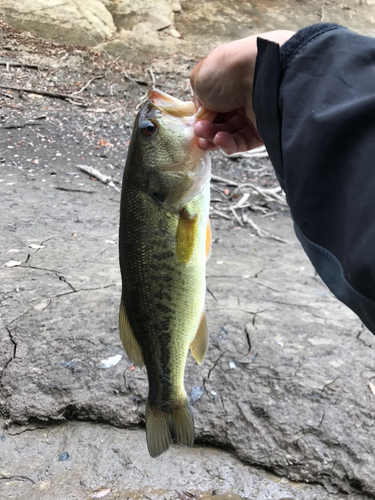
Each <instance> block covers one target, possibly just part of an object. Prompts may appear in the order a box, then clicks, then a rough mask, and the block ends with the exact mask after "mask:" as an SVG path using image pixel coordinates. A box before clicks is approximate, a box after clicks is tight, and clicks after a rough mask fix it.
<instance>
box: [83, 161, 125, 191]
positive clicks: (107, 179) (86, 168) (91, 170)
mask: <svg viewBox="0 0 375 500" xmlns="http://www.w3.org/2000/svg"><path fill="white" fill-rule="evenodd" d="M77 167H78V168H79V169H80V170H81V172H85V173H86V174H89V175H91V176H92V177H95V178H96V179H98V180H99V181H100V182H102V183H103V184H108V186H111V187H112V188H113V189H115V190H116V191H120V189H119V188H118V187H117V186H115V183H114V179H113V178H112V177H111V176H110V175H104V174H102V173H101V172H100V171H99V170H98V169H96V168H93V167H90V166H89V165H77Z"/></svg>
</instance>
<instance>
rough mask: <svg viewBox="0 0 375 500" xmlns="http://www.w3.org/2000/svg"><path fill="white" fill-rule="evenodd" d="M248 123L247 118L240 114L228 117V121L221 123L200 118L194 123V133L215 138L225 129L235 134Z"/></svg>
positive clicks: (204, 137)
mask: <svg viewBox="0 0 375 500" xmlns="http://www.w3.org/2000/svg"><path fill="white" fill-rule="evenodd" d="M247 125H248V124H247V122H246V120H245V119H244V118H243V117H242V116H240V115H238V116H232V117H231V118H230V119H228V121H226V122H221V123H211V122H209V121H207V120H199V121H198V122H197V123H196V124H195V125H194V133H195V135H196V136H197V137H202V138H203V139H208V140H213V138H214V137H215V135H216V134H217V133H218V132H221V131H223V132H229V133H230V134H234V133H236V132H237V131H238V130H240V129H241V128H243V127H246V126H247Z"/></svg>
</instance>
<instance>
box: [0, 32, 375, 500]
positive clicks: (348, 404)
mask: <svg viewBox="0 0 375 500" xmlns="http://www.w3.org/2000/svg"><path fill="white" fill-rule="evenodd" d="M17 36H18V35H17ZM5 38H6V37H5ZM11 43H12V40H11V38H9V39H5V41H4V44H7V47H8V48H7V49H6V50H4V51H3V52H2V53H1V57H2V58H3V60H4V59H6V60H8V62H9V64H10V63H11V62H13V63H14V64H15V66H14V67H13V66H9V68H8V69H6V68H5V67H4V66H3V68H4V69H3V70H2V85H5V86H7V85H8V86H9V87H14V86H18V87H24V89H25V90H22V91H9V92H7V91H6V90H5V89H4V88H3V89H2V90H1V95H0V98H1V102H2V106H3V110H2V115H1V128H0V134H1V135H0V139H1V142H2V144H3V145H4V147H3V148H2V151H1V154H0V156H1V162H2V163H1V165H2V167H1V176H0V181H1V182H0V189H1V197H0V213H1V224H2V231H1V232H0V241H1V243H0V248H1V249H2V252H1V255H0V279H1V299H0V300H1V325H0V414H1V417H2V419H3V420H2V423H1V426H2V428H1V429H0V493H1V494H3V496H4V497H5V498H12V496H11V495H13V498H25V496H26V497H27V498H35V499H37V498H43V496H41V495H42V494H43V495H44V498H51V491H53V492H54V495H53V496H54V497H56V498H64V499H66V498H90V497H91V498H95V497H93V496H92V495H93V494H99V493H100V491H99V488H100V487H101V486H102V487H103V488H104V487H106V488H110V489H111V491H112V489H113V492H111V495H112V497H111V496H109V493H108V498H124V496H123V492H127V491H129V490H134V487H130V485H132V484H133V485H134V484H136V489H138V490H139V491H140V492H141V493H142V494H144V495H147V494H150V491H151V492H152V497H153V498H169V497H166V494H165V489H167V490H168V495H170V498H177V497H176V495H175V493H174V490H175V489H176V490H179V489H181V488H182V489H187V488H192V485H193V483H194V484H196V485H197V488H196V489H197V490H202V491H203V492H208V491H209V490H210V489H212V490H215V491H216V488H217V491H218V493H220V494H225V492H226V491H228V489H230V486H231V489H232V490H233V493H234V494H237V495H240V496H242V497H244V496H245V497H247V498H257V499H262V498H264V499H266V498H267V499H268V498H270V497H271V498H272V496H271V495H275V498H279V499H280V498H284V500H285V498H293V499H294V500H305V499H306V500H310V499H314V498H316V499H317V500H318V499H319V500H325V499H326V498H327V499H328V498H343V499H344V498H349V499H351V500H354V499H355V500H357V499H358V500H359V499H363V500H365V499H369V498H375V486H374V485H375V481H374V470H375V425H374V422H375V394H374V392H375V389H374V381H375V361H374V345H375V343H374V338H373V336H372V335H371V334H370V333H369V332H368V331H367V330H365V329H364V328H363V327H362V325H361V323H360V322H359V320H358V319H357V318H356V317H355V316H354V314H352V313H351V312H350V311H349V310H348V309H346V308H345V307H344V306H343V305H341V304H340V303H339V302H337V301H336V300H335V299H334V298H333V297H332V296H331V295H330V294H329V292H328V291H327V289H326V288H325V287H324V285H323V284H322V283H321V282H320V280H319V279H318V278H317V277H316V275H315V273H314V271H313V269H312V267H311V266H310V264H309V262H308V261H307V258H306V257H305V255H304V254H303V251H302V250H301V248H300V246H299V244H298V242H297V241H296V239H295V237H294V235H293V231H292V224H291V220H290V217H289V214H288V212H287V211H285V209H280V207H278V206H277V205H273V204H272V203H270V202H266V201H264V200H261V199H259V198H257V197H256V196H255V195H254V193H253V194H252V196H251V198H250V200H251V202H252V204H253V210H258V212H249V214H250V216H251V218H252V219H253V221H254V222H255V223H256V224H257V225H258V226H259V227H260V228H261V229H263V230H267V231H268V232H269V233H271V234H273V235H274V236H276V237H279V238H283V239H286V240H287V243H282V242H280V241H277V240H276V239H274V238H272V237H271V238H264V237H262V238H260V237H258V236H257V235H256V233H255V231H254V230H253V229H252V228H251V227H250V226H245V227H239V226H238V224H237V222H236V221H235V220H223V219H221V218H214V217H213V218H212V227H213V234H214V243H213V249H212V256H211V259H210V261H209V263H208V269H207V275H208V277H207V286H208V294H207V313H208V322H209V330H210V348H209V352H208V355H207V359H206V361H205V364H204V365H203V366H198V365H197V364H196V363H195V362H194V360H193V359H192V358H191V357H190V356H189V358H188V363H187V370H186V376H185V385H186V389H187V391H188V393H189V394H191V393H192V391H193V395H194V400H195V402H194V404H193V410H194V415H195V421H196V422H195V427H196V443H197V445H198V446H197V447H195V448H193V450H183V449H182V450H181V449H180V448H173V449H172V450H171V451H170V452H168V453H167V454H165V455H164V456H162V457H161V458H160V459H158V460H157V461H152V460H151V459H150V458H149V457H148V455H147V451H146V448H145V435H144V430H143V427H144V409H145V398H146V395H147V385H146V377H145V373H144V371H142V370H139V369H138V368H134V367H132V365H131V363H130V362H129V360H128V359H127V357H126V355H125V353H124V352H123V350H122V347H121V343H120V340H119V335H118V329H117V315H118V306H119V299H120V292H121V288H120V276H119V269H118V263H117V262H118V255H117V230H118V211H119V196H120V194H119V192H118V189H117V190H116V189H115V188H116V187H118V184H117V182H119V181H120V180H121V173H122V168H123V164H124V158H125V156H126V147H127V143H128V141H129V137H130V133H131V129H132V124H133V120H134V114H135V110H136V107H137V105H138V104H139V102H140V97H141V96H142V93H141V92H140V90H139V88H138V87H135V86H134V85H133V84H132V83H131V81H130V80H129V77H130V78H132V79H133V81H137V82H139V83H138V84H137V85H142V87H141V88H145V87H144V85H143V84H144V83H145V81H147V79H148V78H149V73H147V71H145V69H144V68H142V67H135V66H122V67H120V69H121V71H120V70H119V68H118V66H113V65H112V62H113V61H111V60H108V62H106V61H105V60H103V58H101V57H99V56H97V55H93V52H90V51H88V52H87V53H84V52H83V51H82V50H81V49H80V51H77V52H75V51H74V50H73V49H71V48H69V47H64V46H57V45H51V46H49V45H48V44H46V43H44V42H43V43H42V42H41V43H40V45H36V44H35V40H34V41H33V39H28V38H27V37H22V36H21V35H20V36H18V38H16V42H15V45H14V50H9V46H10V44H11ZM26 49H27V50H26ZM38 50H39V51H40V55H38ZM69 51H71V52H69ZM90 58H91V59H90ZM62 59H63V60H62ZM194 63H195V61H192V60H189V59H188V58H184V57H174V58H168V59H159V60H155V61H154V62H153V63H152V66H151V69H152V71H153V74H154V76H155V78H156V81H157V82H159V86H160V87H161V88H162V89H163V90H165V91H167V92H170V93H174V95H176V96H179V97H183V98H186V97H187V96H188V88H189V87H188V75H189V69H190V68H191V67H192V65H193V64H194ZM17 64H18V66H17ZM33 65H34V66H33ZM19 66H21V67H19ZM36 69H39V71H36ZM104 74H105V77H104V76H103V75H104ZM124 75H127V76H126V78H124ZM94 76H95V77H97V79H96V80H93V77H94ZM148 81H150V80H148ZM142 82H143V83H142ZM27 89H28V90H29V91H30V92H28V91H27ZM31 89H34V92H32V91H31ZM38 89H44V90H45V91H47V90H48V91H51V92H55V94H56V93H58V92H59V93H61V94H63V95H70V96H71V98H70V101H67V100H66V99H65V98H62V99H61V98H59V99H57V98H49V97H46V96H42V95H41V94H40V93H38ZM74 92H76V94H74ZM82 164H84V165H90V166H92V167H95V168H97V169H99V170H100V171H101V172H102V173H103V174H106V175H110V176H112V177H113V179H114V181H115V184H114V186H115V187H111V186H109V185H104V184H102V183H101V182H99V181H98V180H95V178H93V177H90V176H88V175H87V174H84V173H82V172H81V171H80V170H79V165H82ZM213 165H214V173H215V174H217V175H220V176H222V177H226V178H231V179H235V180H237V181H238V182H239V183H241V182H244V181H246V182H249V181H250V182H252V183H259V185H262V186H263V185H266V186H269V187H272V186H275V185H276V181H275V179H274V178H273V177H272V175H273V174H272V169H271V167H270V164H269V162H268V160H266V159H261V160H257V161H256V160H249V159H243V160H233V159H227V158H224V157H222V156H220V155H215V157H214V160H213ZM259 172H262V173H263V174H265V175H264V176H263V177H262V176H261V174H260V173H259ZM226 189H228V192H229V193H231V192H233V190H232V188H231V187H230V186H228V187H227V188H226ZM231 190H232V191H231ZM223 191H224V190H223V186H222V189H221V190H220V185H219V186H217V185H214V189H213V206H216V205H215V203H216V201H215V200H217V199H218V198H220V199H222V200H225V197H226V196H227V195H226V194H225V191H224V195H225V196H224V195H223V194H222V193H223ZM257 207H258V208H257ZM259 210H260V211H259ZM262 210H263V211H264V210H266V215H270V214H271V211H274V213H273V214H271V215H270V216H268V217H263V216H262V215H259V213H260V214H262ZM114 356H122V357H121V359H120V361H119V362H118V363H117V364H114V365H113V366H111V367H109V368H106V369H103V368H102V366H103V361H104V360H107V363H104V364H107V365H108V364H110V363H109V362H108V359H109V358H113V357H114ZM199 396H200V397H199ZM71 420H73V421H74V422H73V423H66V422H67V421H71ZM77 421H81V422H77ZM85 422H86V423H85ZM87 422H91V423H87ZM58 424H61V425H58ZM107 427H108V428H107ZM114 427H116V428H114ZM133 429H137V432H135V431H134V430H133ZM102 440H103V443H101V441H102ZM104 443H108V446H107V445H105V444H104ZM116 443H118V444H116ZM205 446H208V447H210V446H214V447H216V448H220V449H222V450H226V451H229V452H231V453H232V455H233V456H231V457H230V456H228V455H226V454H225V455H224V454H223V451H220V452H218V451H211V450H210V451H208V452H207V454H206V451H205V448H204V447H205ZM115 449H116V450H120V451H115ZM65 453H67V454H68V455H69V457H70V459H69V460H68V459H67V455H64V454H65ZM61 457H63V458H61ZM78 457H79V458H78ZM111 457H112V458H111ZM113 457H117V458H113ZM134 457H136V458H134ZM185 457H188V458H186V461H185ZM215 457H216V458H215ZM233 457H236V459H239V460H241V463H242V464H243V465H240V464H239V463H238V462H237V461H236V460H235V458H233ZM60 458H61V461H59V460H60ZM216 459H217V461H216ZM129 460H130V461H132V462H133V465H132V464H131V463H130V462H129ZM194 463H195V464H196V463H199V464H200V467H201V468H202V471H206V472H207V474H206V472H204V474H203V473H202V474H203V475H202V478H201V479H202V482H199V481H198V479H196V477H197V475H199V473H198V472H197V469H194V467H193V465H194ZM188 464H189V465H188ZM208 464H210V465H208ZM249 465H252V466H256V467H257V468H259V469H265V470H267V471H271V472H273V473H274V474H277V475H278V476H283V477H285V478H288V479H289V480H293V481H298V482H299V483H300V484H298V485H294V486H293V485H291V484H290V483H283V482H282V483H279V485H278V486H277V483H275V481H274V479H272V480H271V479H270V478H267V476H266V475H265V474H264V473H262V474H261V475H259V474H258V475H255V476H253V475H252V474H253V471H252V469H250V468H249V467H248V466H249ZM107 467H108V468H107ZM190 467H192V468H193V473H191V472H190ZM84 469H86V470H87V475H84V479H82V481H83V483H80V481H81V479H80V478H81V476H82V470H84ZM162 469H163V470H165V471H166V472H165V474H166V475H165V476H162V475H161V472H160V471H161V470H162ZM127 474H128V475H127ZM136 474H138V475H137V478H138V479H137V481H138V482H135V479H134V478H135V477H136ZM189 474H192V476H190V475H189ZM180 476H181V477H180ZM250 476H251V477H253V480H252V482H251V480H250V479H249V478H250ZM261 477H262V478H263V479H261ZM174 478H178V481H177V483H176V486H174V483H173V479H174ZM262 481H263V483H262ZM267 481H268V482H267ZM33 483H35V484H33ZM301 483H304V484H308V483H312V485H311V487H308V486H306V488H307V489H304V487H303V486H301ZM246 484H250V485H251V488H250V489H246ZM165 485H167V487H165ZM210 485H211V486H210ZM317 485H318V486H317ZM319 485H320V486H319ZM321 485H323V486H324V488H325V489H324V490H323V489H322V487H321ZM185 486H186V488H185ZM292 487H293V488H294V489H292ZM43 488H45V492H44V493H43V491H44V490H43ZM85 488H87V491H86V490H85ZM116 488H117V489H116ZM267 488H268V490H267ZM272 488H273V489H272ZM277 488H278V489H277ZM288 488H289V489H288ZM309 488H310V489H309ZM158 490H159V492H158ZM98 491H99V493H98ZM31 495H34V496H33V497H32V496H31ZM38 495H39V496H38ZM69 495H70V496H69ZM116 495H117V496H116ZM131 495H133V493H132V494H131ZM173 495H175V496H174V497H173ZM228 495H229V493H228V494H227V496H226V498H229V497H228ZM262 495H263V496H262ZM96 498H99V497H98V496H97V497H96ZM131 498H135V496H134V495H133V496H131Z"/></svg>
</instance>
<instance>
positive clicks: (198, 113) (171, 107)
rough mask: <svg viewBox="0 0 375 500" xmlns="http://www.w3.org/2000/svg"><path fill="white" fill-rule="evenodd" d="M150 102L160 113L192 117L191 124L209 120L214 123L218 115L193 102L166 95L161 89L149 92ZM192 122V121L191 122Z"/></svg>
mask: <svg viewBox="0 0 375 500" xmlns="http://www.w3.org/2000/svg"><path fill="white" fill-rule="evenodd" d="M148 100H149V101H150V102H151V103H152V104H153V105H154V106H155V107H156V108H157V109H159V110H160V111H162V112H164V113H168V114H170V115H172V116H176V117H179V118H183V117H186V118H189V117H191V118H192V120H191V124H192V125H194V123H195V122H197V121H198V120H208V121H210V122H212V121H213V120H214V119H215V117H216V115H217V113H215V112H214V111H210V110H209V109H207V108H205V107H204V106H198V107H197V106H196V104H195V103H194V102H193V101H181V100H180V99H177V98H176V97H173V96H171V95H169V94H166V93H165V92H163V91H162V90H159V89H151V90H149V91H148ZM189 121H190V120H189Z"/></svg>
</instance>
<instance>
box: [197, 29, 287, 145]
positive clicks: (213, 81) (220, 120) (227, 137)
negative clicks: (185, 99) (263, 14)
mask: <svg viewBox="0 0 375 500" xmlns="http://www.w3.org/2000/svg"><path fill="white" fill-rule="evenodd" d="M293 34H294V32H293V31H271V32H268V33H262V34H260V35H255V36H250V37H247V38H243V39H241V40H235V41H233V42H230V43H227V44H225V45H222V46H220V47H218V48H216V49H215V50H213V51H212V52H211V53H210V54H209V55H208V56H207V57H205V58H204V59H202V61H200V62H199V63H198V64H197V65H196V66H195V68H193V70H192V72H191V75H190V82H191V86H192V88H193V91H194V94H195V99H196V101H198V103H201V104H202V105H203V106H205V107H206V108H208V109H210V110H211V111H215V112H217V113H218V115H217V116H216V118H215V120H214V121H213V123H211V122H209V121H206V120H201V121H198V122H197V123H196V124H195V127H194V132H195V134H196V136H197V137H198V145H199V147H200V148H201V149H206V150H215V149H218V148H221V149H223V150H224V151H225V152H226V153H227V154H233V153H238V152H242V151H248V150H250V149H254V148H256V147H258V146H261V145H262V144H263V142H262V139H261V137H260V135H259V133H258V131H257V127H256V118H255V114H254V110H253V106H252V91H253V80H254V69H255V61H256V56H257V38H258V36H259V37H261V38H265V39H268V40H272V41H274V42H276V43H278V44H279V45H282V44H283V43H285V42H286V41H287V40H288V39H289V38H290V37H291V36H292V35H293Z"/></svg>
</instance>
